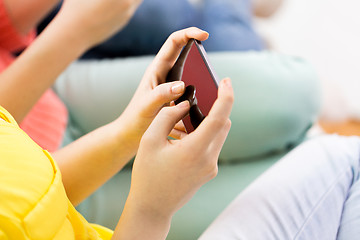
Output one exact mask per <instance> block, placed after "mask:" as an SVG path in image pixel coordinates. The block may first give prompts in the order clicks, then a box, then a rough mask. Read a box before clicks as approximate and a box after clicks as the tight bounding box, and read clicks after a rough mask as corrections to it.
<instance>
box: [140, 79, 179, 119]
mask: <svg viewBox="0 0 360 240" xmlns="http://www.w3.org/2000/svg"><path fill="white" fill-rule="evenodd" d="M184 90H185V84H184V82H183V81H174V82H169V83H163V84H160V85H158V86H156V87H155V88H154V89H153V90H152V91H151V92H150V96H149V97H147V99H148V102H147V105H148V106H147V107H146V108H145V109H146V111H147V113H146V114H147V115H148V116H155V115H156V114H157V113H158V112H159V111H160V109H161V108H162V107H163V106H164V105H165V104H167V103H170V102H171V101H174V100H176V99H178V98H179V97H180V96H181V95H182V94H183V93H184Z"/></svg>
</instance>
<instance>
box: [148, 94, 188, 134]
mask: <svg viewBox="0 0 360 240" xmlns="http://www.w3.org/2000/svg"><path fill="white" fill-rule="evenodd" d="M189 109H190V104H189V102H188V101H183V102H181V103H179V104H178V105H176V106H171V107H164V108H163V109H161V111H160V112H159V114H158V115H157V116H156V117H155V119H154V120H153V122H152V123H151V125H150V127H149V128H148V130H147V131H146V132H145V134H144V137H145V138H146V137H151V138H153V137H155V136H156V139H157V140H158V141H162V140H167V137H168V136H169V134H170V132H171V131H172V130H173V128H174V127H175V125H176V124H177V123H178V122H179V121H180V120H181V119H182V118H183V117H184V116H185V115H186V114H187V113H188V112H189Z"/></svg>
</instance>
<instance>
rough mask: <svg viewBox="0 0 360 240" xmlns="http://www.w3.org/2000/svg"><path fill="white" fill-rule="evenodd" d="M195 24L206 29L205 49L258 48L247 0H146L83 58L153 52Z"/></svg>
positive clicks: (259, 42)
mask: <svg viewBox="0 0 360 240" xmlns="http://www.w3.org/2000/svg"><path fill="white" fill-rule="evenodd" d="M191 26H196V27H200V28H202V29H205V30H207V31H209V33H210V38H209V40H207V41H205V42H204V45H205V48H206V50H207V51H244V50H261V49H263V47H264V46H263V42H262V40H261V38H260V37H259V35H258V34H257V33H256V32H255V31H254V29H253V26H252V7H251V4H250V0H209V1H205V2H204V3H203V5H201V6H200V7H199V6H194V5H192V4H190V3H189V2H188V1H187V0H177V1H163V0H146V1H144V2H143V3H142V5H141V6H140V7H139V8H138V10H137V11H136V13H135V15H134V16H133V18H132V19H131V20H130V22H129V24H128V25H127V26H126V27H125V28H124V29H123V30H121V31H120V32H119V33H117V34H116V35H115V36H113V37H112V38H111V39H109V40H108V41H106V42H104V43H103V44H101V45H99V46H97V47H95V48H93V49H91V50H90V51H89V52H87V53H86V54H85V55H84V56H83V58H115V57H126V56H141V55H149V54H156V53H157V52H158V51H159V49H160V47H161V46H162V44H163V43H164V42H165V40H166V38H167V37H168V36H169V35H170V34H171V33H172V32H174V31H177V30H180V29H183V28H187V27H191Z"/></svg>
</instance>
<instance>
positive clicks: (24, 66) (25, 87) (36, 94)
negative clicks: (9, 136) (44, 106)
mask: <svg viewBox="0 0 360 240" xmlns="http://www.w3.org/2000/svg"><path fill="white" fill-rule="evenodd" d="M54 21H55V22H53V23H52V24H50V26H49V27H48V28H47V29H46V30H45V31H44V32H43V33H42V34H41V35H40V36H39V37H38V38H37V39H36V40H35V41H34V42H33V44H32V45H31V46H30V47H28V48H27V49H26V50H25V51H24V52H23V53H22V54H21V55H20V56H19V57H18V58H17V60H16V61H15V62H14V63H13V64H12V65H10V66H9V67H8V68H7V69H6V70H5V71H4V72H3V73H2V74H1V78H0V84H1V87H0V105H2V106H3V107H5V108H6V109H7V110H8V111H9V112H10V113H11V114H12V115H13V116H14V117H15V119H16V120H17V121H19V122H20V121H21V120H22V119H23V118H24V116H25V115H26V114H27V112H28V111H29V110H30V109H31V107H32V106H33V105H34V104H35V102H36V101H37V100H38V99H39V98H40V96H41V95H42V94H43V93H44V92H45V90H46V89H48V88H49V87H50V86H51V85H52V84H53V82H54V81H55V79H56V78H57V76H58V75H59V74H60V73H61V72H62V71H63V70H64V69H65V68H66V67H67V66H68V65H69V64H70V63H71V62H72V61H73V60H74V59H76V58H77V57H79V56H80V55H81V54H82V53H83V52H84V51H85V50H86V49H87V48H88V47H89V45H88V44H87V43H86V42H85V41H84V39H85V38H80V37H78V36H79V34H77V33H74V30H72V29H73V28H72V26H71V22H68V21H66V20H64V18H62V19H60V21H59V20H58V21H56V20H54Z"/></svg>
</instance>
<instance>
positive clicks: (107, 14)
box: [57, 0, 142, 48]
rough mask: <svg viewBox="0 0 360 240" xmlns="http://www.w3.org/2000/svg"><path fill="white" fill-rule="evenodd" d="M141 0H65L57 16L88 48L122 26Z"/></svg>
mask: <svg viewBox="0 0 360 240" xmlns="http://www.w3.org/2000/svg"><path fill="white" fill-rule="evenodd" d="M141 2H142V0H65V1H64V4H63V6H62V8H61V10H60V12H59V14H58V16H57V18H61V21H64V22H67V23H69V26H68V28H71V29H72V31H73V33H74V34H76V35H77V36H78V37H80V38H82V39H84V40H85V45H86V46H87V47H88V48H89V47H92V46H94V45H96V44H98V43H100V42H102V41H104V40H106V39H107V38H109V37H110V36H111V35H113V34H115V33H116V32H117V31H118V30H120V29H121V28H122V27H124V26H125V25H126V24H127V22H128V21H129V20H130V18H131V17H132V16H133V14H134V13H135V11H136V9H137V8H138V6H139V5H140V4H141Z"/></svg>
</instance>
